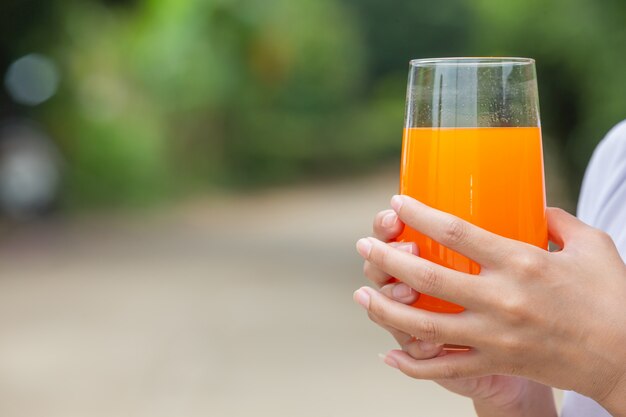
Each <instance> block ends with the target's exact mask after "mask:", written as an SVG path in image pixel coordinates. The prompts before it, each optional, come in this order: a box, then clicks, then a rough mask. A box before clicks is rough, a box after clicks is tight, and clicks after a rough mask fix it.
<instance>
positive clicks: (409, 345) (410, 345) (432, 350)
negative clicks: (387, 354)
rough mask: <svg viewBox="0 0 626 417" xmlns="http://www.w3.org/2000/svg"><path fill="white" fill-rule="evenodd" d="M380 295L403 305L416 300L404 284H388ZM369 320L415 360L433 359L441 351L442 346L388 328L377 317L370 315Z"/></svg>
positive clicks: (411, 291) (416, 294)
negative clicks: (389, 334)
mask: <svg viewBox="0 0 626 417" xmlns="http://www.w3.org/2000/svg"><path fill="white" fill-rule="evenodd" d="M380 292H381V294H383V295H385V296H386V297H388V298H390V299H392V300H395V301H398V302H399V303H403V304H412V303H413V302H415V300H417V297H418V295H419V294H418V293H416V292H415V291H414V290H413V289H412V288H411V287H409V286H408V285H406V284H403V283H398V284H388V285H385V286H384V287H382V288H381V289H380ZM370 319H372V321H374V322H375V323H376V324H378V325H379V326H380V327H382V328H383V329H385V330H387V331H388V332H389V333H391V335H392V336H393V337H394V339H396V341H397V342H398V344H399V345H400V347H401V348H402V350H404V351H405V352H407V353H408V354H409V355H411V356H412V357H413V358H415V359H429V358H434V357H435V356H437V355H439V354H440V353H441V352H442V351H443V345H442V344H439V343H432V342H427V341H423V340H419V339H416V338H415V337H413V336H411V335H410V334H408V333H405V332H402V331H400V330H398V329H395V328H393V327H389V326H387V325H385V324H383V323H380V322H379V321H378V318H377V316H375V315H373V314H372V315H370Z"/></svg>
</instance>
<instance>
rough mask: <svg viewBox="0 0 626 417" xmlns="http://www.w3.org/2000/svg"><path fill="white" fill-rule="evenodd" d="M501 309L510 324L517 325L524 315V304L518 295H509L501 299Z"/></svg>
mask: <svg viewBox="0 0 626 417" xmlns="http://www.w3.org/2000/svg"><path fill="white" fill-rule="evenodd" d="M501 308H502V310H503V311H504V312H505V313H506V315H507V318H508V320H509V321H510V322H513V323H517V322H519V321H521V320H523V319H524V317H525V315H526V302H525V301H524V300H523V298H522V297H521V296H520V295H511V296H509V297H506V298H503V299H502V301H501Z"/></svg>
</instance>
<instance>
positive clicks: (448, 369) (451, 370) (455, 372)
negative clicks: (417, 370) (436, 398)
mask: <svg viewBox="0 0 626 417" xmlns="http://www.w3.org/2000/svg"><path fill="white" fill-rule="evenodd" d="M441 377H442V379H459V378H462V377H463V372H462V371H461V369H459V368H458V367H457V366H454V364H449V363H446V364H444V365H442V367H441Z"/></svg>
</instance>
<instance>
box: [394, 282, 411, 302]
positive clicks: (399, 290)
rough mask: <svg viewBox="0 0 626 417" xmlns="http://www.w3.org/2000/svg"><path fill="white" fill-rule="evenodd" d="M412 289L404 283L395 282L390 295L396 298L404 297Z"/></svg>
mask: <svg viewBox="0 0 626 417" xmlns="http://www.w3.org/2000/svg"><path fill="white" fill-rule="evenodd" d="M412 291H413V290H412V289H411V287H409V286H408V285H406V284H397V285H395V286H394V287H393V289H392V290H391V295H393V298H396V299H398V298H406V297H408V296H410V295H411V292H412Z"/></svg>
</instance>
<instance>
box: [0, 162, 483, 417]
mask: <svg viewBox="0 0 626 417" xmlns="http://www.w3.org/2000/svg"><path fill="white" fill-rule="evenodd" d="M395 178H396V175H395V171H394V172H392V173H387V172H384V173H382V174H380V175H377V176H374V177H371V178H368V179H359V180H344V181H342V182H340V183H333V184H321V185H317V186H307V187H305V188H300V189H293V188H292V189H283V190H272V191H265V192H261V193H256V194H248V195H234V196H230V197H228V196H226V197H220V198H219V199H215V198H207V199H201V200H195V201H190V202H186V203H181V204H179V205H177V206H174V207H170V208H168V209H162V210H159V211H152V212H150V213H143V212H138V213H124V214H118V215H111V214H105V215H97V214H92V215H90V216H89V217H85V218H78V219H76V218H74V219H72V220H57V221H55V222H49V223H45V224H40V225H37V226H28V227H22V228H18V229H13V230H5V231H4V233H3V234H4V237H3V240H2V242H1V243H0V268H1V269H0V270H1V271H2V274H1V275H2V276H1V277H0V415H1V416H7V417H38V416H41V417H74V416H75V417H79V416H80V417H96V416H98V417H99V416H103V417H104V416H107V417H118V416H119V417H121V416H134V417H135V416H136V417H142V416H146V417H147V416H150V417H160V416H168V417H169V416H189V417H193V416H212V417H222V416H223V417H231V416H232V417H240V416H241V417H243V416H258V417H264V416H302V417H308V416H311V417H313V416H315V417H323V416H328V417H331V416H362V417H369V416H371V417H387V416H424V417H437V416H442V417H443V416H445V417H450V416H458V417H462V416H471V415H474V413H473V409H472V407H471V403H470V401H468V400H466V399H464V398H460V397H458V396H455V395H453V394H450V393H448V392H447V391H445V390H444V389H442V388H440V387H438V386H437V385H436V384H434V383H431V382H428V381H415V380H411V379H409V378H407V377H405V376H403V375H402V374H400V373H398V372H397V371H395V370H392V369H389V368H388V367H386V366H385V365H384V364H382V363H381V362H380V360H379V359H378V358H377V354H378V353H379V352H384V351H386V350H387V349H390V348H393V347H395V346H394V344H393V343H392V340H391V338H390V337H389V336H388V335H387V334H386V333H385V332H383V331H382V330H380V329H378V328H377V327H376V326H374V325H372V324H371V323H370V322H369V320H368V319H367V317H366V315H365V314H364V313H363V311H362V310H361V309H360V308H359V307H358V306H356V305H354V304H353V302H352V300H351V295H352V292H353V291H354V290H355V289H356V288H358V287H359V286H361V285H363V284H365V280H364V278H363V277H362V275H361V262H360V260H359V257H358V256H357V255H356V253H355V251H354V242H355V240H356V239H357V238H358V237H361V236H364V235H367V234H369V231H370V224H371V220H372V216H373V214H374V213H375V212H376V211H377V210H379V209H381V208H385V207H387V204H388V199H389V197H390V196H391V195H392V194H393V193H394V191H395V189H396V187H397V186H396V179H395Z"/></svg>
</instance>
